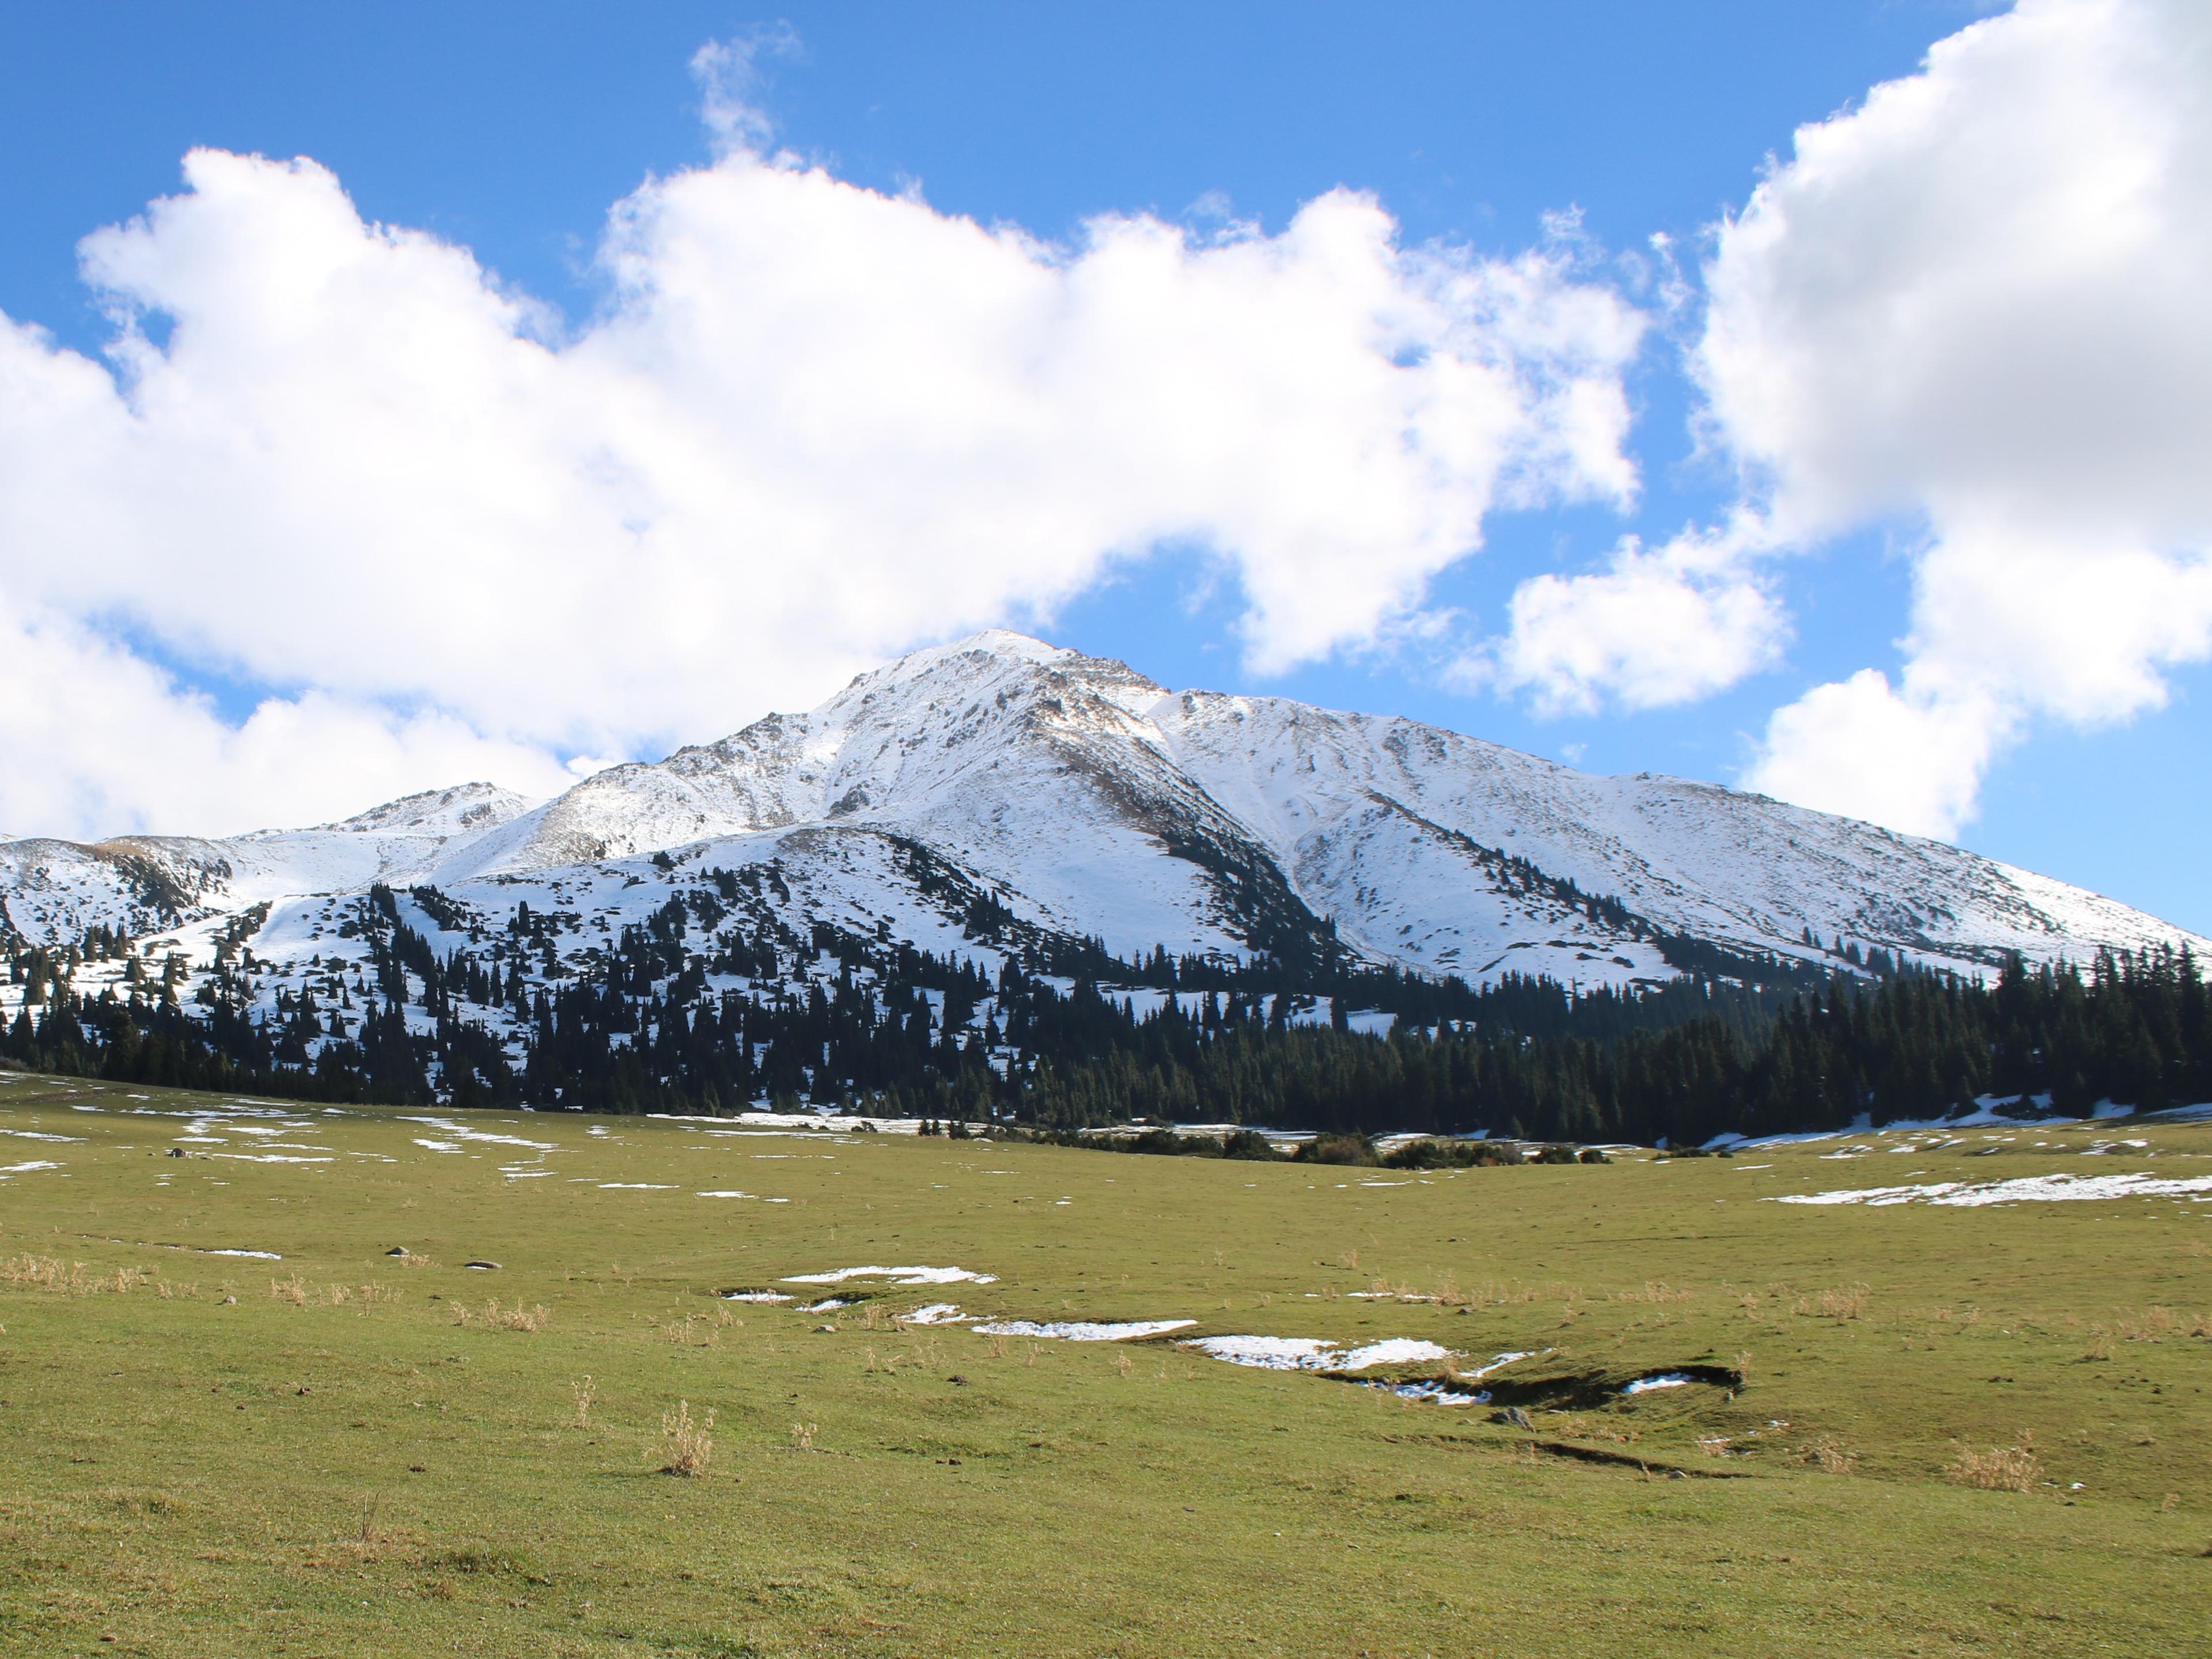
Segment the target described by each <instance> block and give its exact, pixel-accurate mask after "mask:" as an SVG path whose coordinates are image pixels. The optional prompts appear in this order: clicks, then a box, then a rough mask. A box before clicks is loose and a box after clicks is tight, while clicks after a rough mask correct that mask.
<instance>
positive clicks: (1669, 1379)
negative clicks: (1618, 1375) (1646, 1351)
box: [1621, 1371, 1698, 1394]
mask: <svg viewBox="0 0 2212 1659" xmlns="http://www.w3.org/2000/svg"><path fill="white" fill-rule="evenodd" d="M1697 1380H1698V1379H1697V1378H1696V1377H1694V1376H1683V1375H1682V1374H1681V1372H1680V1371H1662V1373H1660V1374H1659V1375H1658V1376H1639V1377H1638V1378H1637V1379H1636V1380H1635V1381H1634V1382H1633V1383H1629V1384H1628V1385H1627V1386H1626V1387H1625V1388H1624V1389H1621V1393H1623V1394H1650V1392H1651V1391H1652V1390H1653V1389H1680V1388H1686V1387H1687V1386H1688V1385H1689V1384H1691V1383H1694V1382H1696V1381H1697Z"/></svg>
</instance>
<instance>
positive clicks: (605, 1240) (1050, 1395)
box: [0, 1073, 2212, 1659]
mask: <svg viewBox="0 0 2212 1659" xmlns="http://www.w3.org/2000/svg"><path fill="white" fill-rule="evenodd" d="M481 1137H507V1138H509V1139H482V1138H481ZM173 1148H181V1149H183V1150H184V1151H185V1152H187V1153H188V1154H189V1156H185V1157H181V1158H179V1157H173V1156H171V1155H170V1153H171V1151H172V1149H173ZM40 1165H44V1166H50V1167H27V1166H40ZM0 1170H4V1171H5V1175H4V1178H0V1328H4V1334H0V1653H6V1654H25V1655H33V1654H35V1655H40V1656H49V1655H70V1654H85V1655H89V1654H94V1653H99V1654H110V1653H115V1654H138V1655H158V1656H164V1659H185V1656H209V1659H228V1656H240V1655H254V1656H258V1655H264V1654H267V1655H275V1654H285V1655H301V1656H306V1655H328V1656H378V1659H384V1656H403V1655H416V1654H422V1655H431V1654H436V1655H448V1654H471V1655H500V1656H510V1655H530V1656H593V1659H598V1656H617V1655H623V1656H630V1655H636V1656H661V1655H668V1656H701V1659H704V1656H734V1655H764V1656H765V1655H786V1654H790V1655H799V1654H825V1655H854V1656H862V1655H865V1656H894V1655H961V1656H971V1655H986V1654H1011V1655H1071V1656H1073V1655H1082V1656H1107V1655H1116V1656H1150V1655H1207V1656H1215V1655H1243V1654H1252V1655H1298V1656H1307V1655H1343V1656H1346V1659H1350V1656H1357V1655H1365V1656H1371V1659H1384V1656H1392V1659H1397V1656H1416V1655H1437V1656H1463V1655H1481V1656H1490V1655H1498V1656H1516V1659H1520V1656H1532V1655H1576V1656H1584V1655H1591V1654H1636V1655H1646V1654H1650V1655H1667V1654H1677V1653H1680V1654H1697V1655H1700V1656H1713V1655H1738V1654H1741V1655H1746V1656H1773V1655H1826V1654H1834V1655H1838V1656H1841V1655H1850V1656H1854V1659H1858V1656H1869V1655H1892V1654H1896V1655H1905V1654H1912V1655H1951V1654H1973V1655H2075V1654H2081V1655H2088V1654H2130V1655H2163V1654H2196V1653H2212V1395H2208V1393H2207V1390H2208V1389H2212V1198H2207V1197H2200V1196H2197V1195H2192V1194H2191V1193H2188V1192H2181V1193H2175V1194H2164V1195H2157V1196H2148V1197H2146V1196H2140V1195H2128V1196H2123V1197H2118V1198H2111V1199H2105V1200H2093V1201H2068V1202H2015V1203H2001V1204H1990V1205H1984V1206H1941V1205H1936V1204H1932V1203H1927V1202H1906V1203H1898V1204H1893V1205H1887V1206H1868V1205H1864V1204H1832V1205H1820V1206H1814V1205H1798V1204H1784V1203H1778V1202H1768V1201H1765V1200H1773V1199H1778V1198H1781V1197H1783V1196H1784V1195H1791V1194H1814V1193H1820V1192H1827V1191H1834V1190H1838V1189H1863V1188H1876V1187H1884V1186H1897V1185H1914V1184H1923V1185H1924V1184H1927V1183H1939V1182H1968V1183H1985V1182H1996V1181H2011V1180H2018V1179H2023V1178H2027V1177H2032V1176H2052V1175H2063V1176H2073V1177H2078V1176H2149V1177H2153V1178H2154V1179H2157V1180H2160V1181H2167V1180H2174V1181H2186V1180H2191V1179H2193V1178H2197V1177H2203V1176H2212V1126H2188V1125H2175V1126H2171V1127H2131V1126H2130V1125H2128V1124H2126V1123H2124V1122H2122V1123H2118V1124H2114V1123H2102V1124H2079V1125H2064V1126H2056V1125H2054V1126H2037V1127H2016V1128H2008V1127H1996V1128H1989V1129H1963V1130H1956V1131H1953V1132H1950V1133H1942V1134H1936V1133H1888V1134H1864V1135H1860V1136H1857V1137H1849V1136H1846V1137H1839V1138H1835V1139H1827V1140H1821V1141H1814V1142H1809V1143H1806V1144H1803V1145H1798V1146H1778V1147H1765V1148H1759V1149H1756V1150H1752V1151H1747V1152H1743V1153H1741V1154H1740V1155H1739V1156H1737V1157H1735V1158H1674V1159H1668V1158H1665V1157H1664V1156H1663V1155H1662V1154H1657V1153H1653V1152H1620V1153H1617V1154H1616V1155H1615V1158H1614V1160H1613V1162H1612V1163H1610V1164H1603V1165H1577V1166H1569V1167H1553V1166H1539V1165H1527V1166H1521V1167H1504V1168H1477V1169H1469V1170H1459V1171H1441V1170H1438V1171H1428V1172H1415V1171H1411V1170H1407V1171H1393V1170H1381V1169H1370V1168H1362V1167H1336V1166H1326V1165H1311V1166H1310V1165H1307V1164H1294V1163H1276V1164H1264V1163H1261V1164H1255V1163H1244V1162H1231V1161H1223V1160H1215V1159H1199V1158H1152V1157H1143V1156H1117V1155H1111V1154H1108V1153H1104V1152H1091V1151H1080V1150H1072V1149H1063V1148H1055V1147H1050V1146H1037V1145H1031V1144H1026V1143H1017V1142H1004V1141H1000V1142H993V1141H982V1140H965V1141H960V1140H945V1139H916V1138H914V1137H909V1136H903V1135H895V1134H888V1133H884V1134H877V1133H847V1132H842V1131H834V1130H832V1131H819V1132H809V1133H782V1132H772V1131H767V1130H763V1129H759V1128H753V1127H748V1126H744V1125H740V1124H736V1123H714V1122H699V1121H682V1122H678V1121H659V1120H649V1119H638V1118H587V1117H574V1116H532V1115H525V1114H519V1113H500V1114H481V1115H468V1116H459V1115H435V1114H428V1113H420V1114H405V1113H401V1112H398V1111H386V1110H370V1109H346V1110H343V1111H334V1110H329V1109H323V1108H319V1107H300V1108H291V1107H286V1106H283V1105H282V1104H281V1103H267V1102H262V1103H243V1104H241V1103H238V1102H236V1101H234V1100H233V1099H231V1098H230V1097H216V1096H191V1095H179V1094H167V1093H162V1092H161V1091H151V1090H143V1089H132V1088H129V1087H125V1086H122V1085H100V1084H93V1083H86V1082H82V1081H75V1080H66V1079H46V1078H39V1077H33V1076H27V1075H23V1074H20V1073H16V1074H0ZM394 1250H404V1251H405V1252H407V1253H408V1254H405V1255H393V1254H391V1252H392V1251H394ZM238 1251H254V1252H260V1253H263V1254H262V1255H234V1254H222V1253H223V1252H238ZM471 1262H489V1263H495V1264H497V1265H496V1266H495V1267H470V1266H468V1265H466V1264H468V1263H471ZM851 1267H935V1268H941V1269H950V1268H957V1269H960V1270H962V1271H963V1273H969V1274H974V1275H978V1276H984V1275H987V1276H988V1282H981V1280H980V1279H953V1280H951V1281H950V1282H940V1283H932V1284H917V1285H907V1286H902V1285H898V1284H896V1283H895V1282H892V1281H891V1280H890V1279H886V1278H884V1277H883V1276H881V1275H874V1276H863V1277H858V1278H853V1279H848V1280H846V1281H844V1282H843V1283H842V1285H838V1286H837V1287H836V1289H835V1290H832V1289H830V1288H828V1287H825V1286H824V1285H822V1284H819V1283H817V1284H814V1285H805V1284H793V1283H791V1282H788V1281H789V1280H790V1279H792V1278H793V1276H797V1275H821V1274H827V1273H835V1272H837V1271H838V1270H842V1269H846V1268H851ZM731 1291H750V1292H755V1293H760V1294H769V1295H786V1296H790V1297H793V1298H794V1299H793V1300H791V1301H788V1302H763V1301H751V1302H741V1301H733V1300H730V1299H727V1297H726V1293H727V1292H731ZM831 1297H837V1298H840V1299H845V1300H846V1301H847V1305H845V1306H842V1307H838V1308H829V1309H823V1308H820V1307H818V1306H816V1305H815V1304H817V1302H818V1301H820V1300H823V1299H829V1298H831ZM930 1304H954V1305H955V1307H956V1308H957V1315H958V1316H961V1317H962V1318H963V1319H967V1320H971V1321H972V1320H979V1319H980V1320H982V1321H986V1322H988V1321H1004V1320H1015V1321H1031V1322H1055V1321H1077V1320H1080V1321H1091V1322H1115V1321H1160V1320H1188V1321H1192V1322H1194V1323H1192V1324H1191V1325H1189V1326H1188V1327H1185V1328H1181V1329H1179V1330H1177V1331H1176V1332H1175V1333H1173V1334H1170V1335H1166V1336H1162V1337H1156V1338H1152V1339H1149V1340H1132V1341H1120V1342H1108V1341H1073V1340H1055V1339H1052V1338H1048V1337H1041V1336H1034V1335H1024V1334H998V1335H988V1334H979V1333H978V1332H976V1331H975V1330H974V1329H972V1328H969V1324H967V1323H938V1324H926V1325H925V1324H918V1323H915V1322H913V1320H912V1318H911V1317H910V1316H912V1315H913V1314H914V1313H915V1312H916V1311H917V1310H921V1309H923V1308H925V1307H927V1306H929V1305H930ZM944 1317H951V1316H950V1315H944ZM1212 1335H1243V1336H1273V1337H1285V1338H1312V1339H1321V1340H1326V1341H1328V1342H1331V1343H1334V1344H1336V1345H1338V1346H1339V1349H1340V1351H1345V1352H1348V1351H1350V1350H1353V1349H1357V1348H1358V1347H1362V1346H1368V1345H1371V1344H1376V1343H1380V1342H1384V1341H1389V1340H1407V1341H1418V1342H1425V1343H1430V1344H1433V1345H1435V1346H1437V1348H1440V1349H1443V1350H1446V1351H1448V1352H1449V1357H1448V1358H1442V1359H1437V1358H1430V1359H1415V1360H1410V1361H1406V1362H1402V1363H1397V1364H1389V1363H1385V1364H1376V1365H1371V1366H1369V1367H1367V1368H1365V1369H1363V1370H1358V1371H1356V1372H1351V1373H1347V1374H1343V1375H1332V1374H1326V1373H1323V1372H1321V1371H1286V1370H1267V1369H1261V1368H1255V1367H1252V1366H1247V1365H1239V1364H1229V1363H1225V1362H1224V1361H1222V1360H1219V1359H1217V1358H1211V1357H1209V1356H1208V1355H1207V1354H1206V1353H1205V1352H1202V1351H1199V1350H1196V1349H1193V1348H1190V1347H1188V1346H1179V1343H1180V1342H1181V1341H1182V1340H1186V1339H1191V1338H1197V1337H1205V1336H1212ZM1510 1353H1525V1354H1527V1356H1528V1357H1527V1358H1521V1359H1517V1360H1513V1361H1510V1362H1507V1363H1504V1364H1497V1361H1498V1357H1499V1356H1502V1355H1505V1354H1510ZM1493 1366H1495V1369H1490V1370H1487V1374H1486V1375H1485V1376H1481V1377H1480V1378H1476V1377H1475V1376H1474V1373H1476V1372H1478V1371H1483V1370H1486V1368H1490V1367H1493ZM1655 1377H1662V1378H1686V1379H1687V1380H1684V1381H1677V1382H1673V1383H1670V1384H1669V1385H1668V1386H1664V1387H1657V1388H1648V1389H1643V1390H1641V1391H1639V1392H1636V1393H1633V1394H1631V1393H1627V1392H1625V1390H1626V1388H1627V1385H1628V1384H1629V1383H1632V1382H1636V1381H1638V1379H1650V1378H1655ZM1423 1381H1425V1382H1430V1383H1436V1384H1438V1385H1440V1387H1441V1388H1442V1389H1443V1392H1445V1393H1446V1394H1447V1395H1451V1396H1453V1398H1451V1399H1448V1400H1446V1401H1443V1402H1442V1403H1439V1402H1438V1401H1434V1400H1431V1399H1415V1398H1406V1397H1402V1396H1401V1395H1399V1394H1398V1393H1397V1392H1395V1389H1393V1388H1389V1387H1370V1386H1361V1384H1362V1383H1376V1382H1380V1383H1415V1382H1423ZM1480 1394H1487V1395H1488V1396H1489V1397H1488V1399H1487V1400H1474V1399H1473V1398H1472V1396H1474V1395H1480ZM687 1424H688V1427H687V1426H686V1425H687ZM671 1465H673V1466H679V1467H681V1466H685V1465H689V1466H690V1467H691V1468H693V1469H694V1470H695V1471H696V1472H695V1473H691V1474H672V1473H668V1472H666V1471H667V1470H668V1469H669V1468H671Z"/></svg>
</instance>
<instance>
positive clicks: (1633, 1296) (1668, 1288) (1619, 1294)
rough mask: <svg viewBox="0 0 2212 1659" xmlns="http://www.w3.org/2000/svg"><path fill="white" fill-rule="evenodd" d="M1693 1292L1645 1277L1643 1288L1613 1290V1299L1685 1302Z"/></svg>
mask: <svg viewBox="0 0 2212 1659" xmlns="http://www.w3.org/2000/svg"><path fill="white" fill-rule="evenodd" d="M1693 1294H1695V1292H1693V1291H1689V1290H1687V1289H1677V1288H1676V1287H1675V1286H1674V1285H1669V1284H1668V1283H1667V1282H1666V1281H1665V1280H1664V1279H1645V1280H1644V1288H1643V1289H1641V1290H1637V1291H1615V1292H1614V1293H1613V1300H1614V1301H1616V1302H1653V1303H1660V1302H1687V1301H1688V1300H1689V1299H1690V1297H1692V1295H1693Z"/></svg>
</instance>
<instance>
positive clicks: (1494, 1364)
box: [1465, 1348, 1551, 1379]
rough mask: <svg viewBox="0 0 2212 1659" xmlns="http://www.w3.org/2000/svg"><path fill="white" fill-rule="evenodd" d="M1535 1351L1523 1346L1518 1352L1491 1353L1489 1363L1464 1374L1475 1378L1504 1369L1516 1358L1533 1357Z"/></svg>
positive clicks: (1548, 1350)
mask: <svg viewBox="0 0 2212 1659" xmlns="http://www.w3.org/2000/svg"><path fill="white" fill-rule="evenodd" d="M1545 1352H1547V1353H1548V1352H1551V1350H1550V1349H1548V1348H1547V1349H1546V1350H1545ZM1535 1353H1536V1350H1534V1348H1524V1349H1522V1351H1521V1352H1518V1353H1501V1354H1493V1355H1492V1356H1491V1360H1490V1363H1489V1364H1487V1365H1484V1366H1480V1367H1479V1368H1478V1369H1476V1370H1471V1371H1468V1372H1467V1373H1465V1375H1467V1376H1471V1377H1474V1378H1477V1379H1480V1378H1482V1377H1486V1376H1489V1375H1490V1374H1491V1372H1492V1371H1502V1370H1504V1369H1505V1368H1506V1367H1507V1366H1508V1365H1510V1364H1514V1363H1515V1362H1516V1361H1518V1360H1522V1359H1530V1358H1534V1357H1535Z"/></svg>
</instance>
